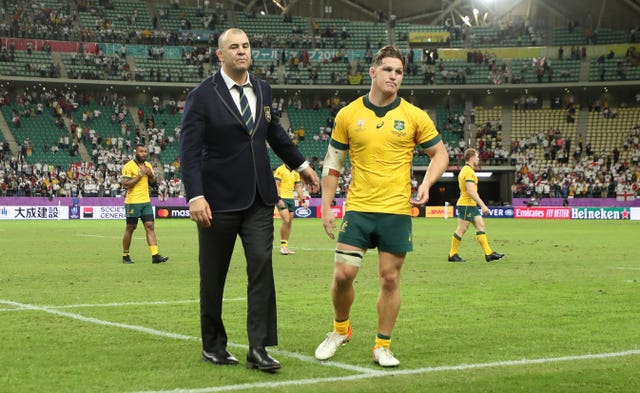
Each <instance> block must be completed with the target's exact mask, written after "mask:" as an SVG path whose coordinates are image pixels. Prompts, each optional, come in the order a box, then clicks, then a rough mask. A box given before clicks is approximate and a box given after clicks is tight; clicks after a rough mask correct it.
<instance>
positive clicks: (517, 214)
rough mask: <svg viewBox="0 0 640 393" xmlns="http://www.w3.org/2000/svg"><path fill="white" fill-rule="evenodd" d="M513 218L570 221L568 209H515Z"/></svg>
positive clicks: (569, 210)
mask: <svg viewBox="0 0 640 393" xmlns="http://www.w3.org/2000/svg"><path fill="white" fill-rule="evenodd" d="M513 218H538V219H546V220H570V219H571V209H570V208H568V207H516V208H514V216H513Z"/></svg>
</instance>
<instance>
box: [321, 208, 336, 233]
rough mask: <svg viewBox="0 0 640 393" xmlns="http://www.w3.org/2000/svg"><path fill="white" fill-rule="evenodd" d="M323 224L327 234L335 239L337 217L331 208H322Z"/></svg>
mask: <svg viewBox="0 0 640 393" xmlns="http://www.w3.org/2000/svg"><path fill="white" fill-rule="evenodd" d="M322 226H323V227H324V231H325V232H326V233H327V235H328V236H329V237H330V238H331V239H332V240H333V239H335V238H336V236H335V234H334V232H335V231H336V217H335V216H334V215H333V211H332V210H331V209H326V210H325V209H322Z"/></svg>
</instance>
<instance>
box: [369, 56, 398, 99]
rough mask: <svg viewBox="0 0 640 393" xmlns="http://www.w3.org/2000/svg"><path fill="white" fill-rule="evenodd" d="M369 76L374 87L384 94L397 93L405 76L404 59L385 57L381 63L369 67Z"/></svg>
mask: <svg viewBox="0 0 640 393" xmlns="http://www.w3.org/2000/svg"><path fill="white" fill-rule="evenodd" d="M369 76H370V77H371V80H372V81H373V85H372V88H373V89H375V90H378V91H379V92H380V93H383V94H391V95H394V94H397V93H398V89H400V85H401V84H402V77H403V76H404V69H403V67H402V61H400V59H396V58H395V57H385V58H384V59H382V62H381V63H380V64H379V65H377V66H373V67H371V68H370V69H369Z"/></svg>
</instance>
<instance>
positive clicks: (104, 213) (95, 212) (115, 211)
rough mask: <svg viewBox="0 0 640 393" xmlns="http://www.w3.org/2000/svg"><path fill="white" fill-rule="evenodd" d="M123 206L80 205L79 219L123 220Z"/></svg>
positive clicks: (124, 216)
mask: <svg viewBox="0 0 640 393" xmlns="http://www.w3.org/2000/svg"><path fill="white" fill-rule="evenodd" d="M126 218H127V212H126V211H125V210H124V206H122V205H120V206H80V219H81V220H125V219H126Z"/></svg>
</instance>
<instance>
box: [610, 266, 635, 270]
mask: <svg viewBox="0 0 640 393" xmlns="http://www.w3.org/2000/svg"><path fill="white" fill-rule="evenodd" d="M613 269H618V270H640V267H628V266H614V267H613Z"/></svg>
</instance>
